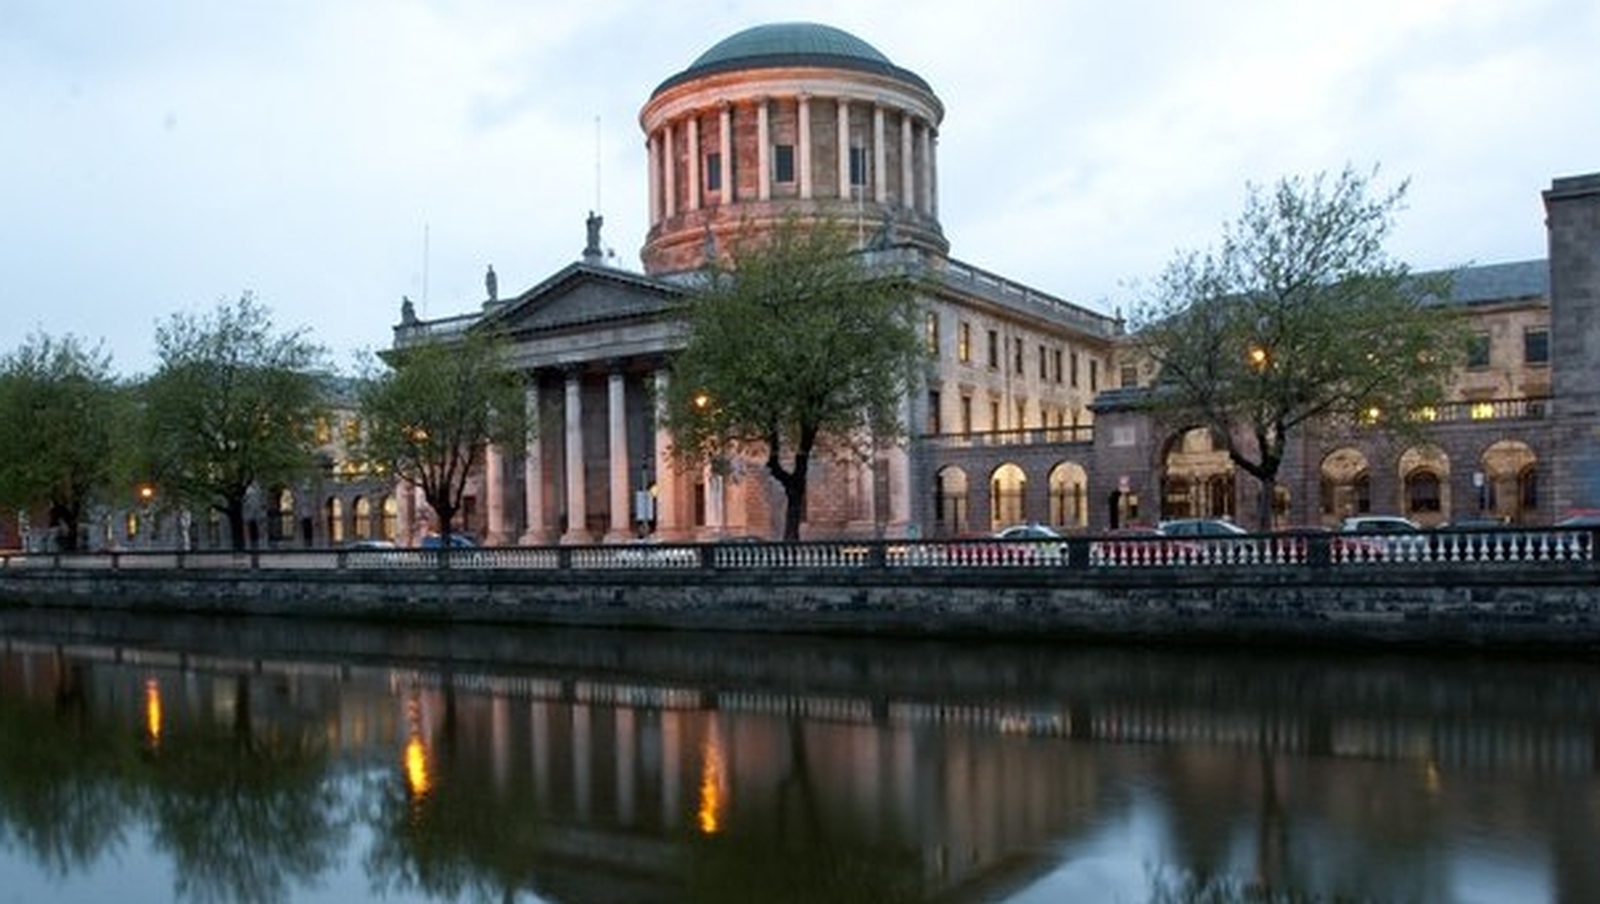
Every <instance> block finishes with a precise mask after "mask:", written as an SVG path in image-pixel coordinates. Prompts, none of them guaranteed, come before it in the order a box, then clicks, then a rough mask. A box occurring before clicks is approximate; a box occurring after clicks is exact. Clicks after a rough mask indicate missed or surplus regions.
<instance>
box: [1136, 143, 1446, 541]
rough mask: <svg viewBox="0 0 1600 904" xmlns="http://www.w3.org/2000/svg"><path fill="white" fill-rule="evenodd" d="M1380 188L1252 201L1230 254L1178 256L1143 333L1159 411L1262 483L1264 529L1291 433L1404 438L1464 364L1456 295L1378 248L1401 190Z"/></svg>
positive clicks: (1363, 184) (1338, 187)
mask: <svg viewBox="0 0 1600 904" xmlns="http://www.w3.org/2000/svg"><path fill="white" fill-rule="evenodd" d="M1374 175H1375V173H1374ZM1370 180H1371V177H1370V176H1367V175H1363V174H1360V173H1357V172H1355V171H1354V170H1352V169H1350V168H1346V169H1345V170H1344V171H1343V172H1341V173H1340V174H1339V175H1338V176H1337V177H1335V178H1333V179H1329V178H1327V177H1326V175H1325V174H1320V175H1318V176H1316V177H1314V178H1312V179H1310V180H1306V179H1301V178H1288V179H1283V180H1280V181H1279V182H1278V183H1277V185H1276V186H1274V187H1273V188H1272V189H1271V190H1270V191H1263V190H1261V189H1260V188H1258V187H1256V186H1251V187H1250V189H1249V197H1248V199H1247V201H1246V203H1245V209H1244V213H1243V214H1242V215H1241V216H1240V217H1239V219H1238V220H1237V221H1235V222H1234V223H1232V224H1230V225H1228V226H1227V227H1225V229H1224V233H1223V240H1222V244H1221V246H1220V248H1218V249H1216V250H1214V251H1207V252H1204V253H1197V252H1189V253H1185V254H1181V255H1180V256H1178V257H1177V258H1176V259H1175V260H1174V261H1173V262H1172V263H1171V264H1170V265H1169V266H1168V267H1167V269H1166V271H1165V272H1164V273H1163V274H1162V276H1161V277H1160V279H1159V280H1158V282H1157V283H1156V286H1155V289H1154V292H1153V293H1152V295H1151V297H1149V298H1148V299H1146V301H1145V302H1144V304H1143V305H1142V306H1141V307H1140V309H1139V311H1138V312H1137V313H1136V315H1135V318H1134V322H1135V337H1134V338H1135V343H1134V350H1135V351H1136V353H1138V354H1139V355H1140V356H1141V357H1142V359H1143V361H1144V363H1145V365H1146V366H1147V367H1149V368H1150V369H1152V370H1153V371H1154V372H1155V374H1156V375H1157V382H1156V387H1157V388H1156V391H1155V392H1154V393H1152V405H1153V407H1154V408H1155V409H1156V411H1157V412H1158V413H1159V414H1161V415H1162V416H1163V419H1164V420H1166V421H1168V422H1169V423H1171V424H1173V425H1174V426H1183V427H1193V426H1200V427H1207V428H1210V430H1211V432H1212V433H1213V435H1215V436H1216V437H1218V438H1219V439H1220V440H1222V442H1223V443H1224V444H1225V445H1226V448H1227V451H1228V454H1229V457H1230V458H1231V459H1232V460H1233V462H1234V464H1235V465H1237V466H1238V467H1239V468H1241V469H1242V470H1244V471H1245V472H1246V473H1249V474H1251V475H1252V476H1254V477H1256V478H1257V479H1258V480H1259V481H1260V482H1261V484H1262V493H1261V496H1260V503H1261V507H1260V512H1259V514H1260V517H1261V526H1263V527H1266V526H1268V524H1269V523H1270V522H1269V520H1268V516H1269V511H1270V509H1269V506H1270V504H1271V498H1272V484H1273V483H1274V482H1275V480H1276V476H1277V471H1278V467H1279V465H1280V464H1281V463H1282V459H1283V456H1284V452H1285V448H1286V443H1287V440H1288V437H1289V435H1290V434H1291V433H1292V432H1293V431H1295V430H1297V429H1300V428H1301V427H1303V426H1304V425H1305V424H1306V422H1308V421H1312V420H1321V421H1322V422H1325V423H1330V424H1334V425H1339V424H1345V425H1348V424H1355V423H1363V422H1369V421H1374V420H1376V421H1378V422H1380V423H1382V424H1385V425H1388V426H1392V427H1403V426H1404V425H1405V423H1406V420H1407V418H1408V417H1409V415H1410V414H1411V413H1413V412H1417V411H1420V410H1422V409H1423V408H1425V407H1426V406H1428V405H1433V404H1437V403H1438V402H1439V401H1440V400H1441V399H1442V398H1443V397H1444V392H1445V388H1446V385H1447V381H1448V379H1449V377H1450V374H1451V372H1452V370H1453V368H1454V367H1455V366H1456V365H1457V364H1458V363H1459V361H1460V359H1461V354H1462V351H1463V348H1464V346H1463V338H1462V335H1461V331H1460V328H1459V326H1458V324H1457V323H1456V321H1455V320H1454V319H1453V318H1452V316H1451V313H1450V311H1449V310H1448V308H1447V307H1446V306H1445V305H1441V304H1439V303H1437V300H1438V299H1439V298H1443V297H1447V296H1448V294H1449V285H1448V280H1428V279H1422V278H1419V277H1416V276H1414V275H1412V274H1411V273H1410V272H1409V271H1408V269H1407V268H1406V266H1405V265H1404V264H1401V263H1398V262H1396V261H1393V260H1391V259H1390V258H1389V257H1388V256H1387V254H1386V253H1385V251H1384V248H1383V244H1384V241H1385V239H1387V237H1388V235H1389V232H1390V230H1391V229H1392V227H1393V218H1394V214H1395V212H1396V211H1397V210H1398V209H1399V207H1400V204H1401V201H1402V200H1403V198H1404V195H1405V189H1406V186H1405V184H1403V183H1402V184H1401V185H1400V187H1399V188H1397V189H1395V190H1394V191H1392V192H1389V193H1387V194H1376V195H1375V194H1374V193H1373V190H1372V187H1371V185H1370Z"/></svg>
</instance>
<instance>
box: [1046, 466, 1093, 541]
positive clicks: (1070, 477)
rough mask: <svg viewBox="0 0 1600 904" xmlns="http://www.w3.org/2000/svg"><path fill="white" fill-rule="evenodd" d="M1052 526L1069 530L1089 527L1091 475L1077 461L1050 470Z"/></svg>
mask: <svg viewBox="0 0 1600 904" xmlns="http://www.w3.org/2000/svg"><path fill="white" fill-rule="evenodd" d="M1050 525H1051V526H1052V527H1059V528H1066V529H1068V530H1082V529H1083V528H1086V527H1088V526H1089V473H1088V472H1087V471H1085V470H1084V468H1083V465H1080V464H1078V463H1077V462H1075V461H1064V462H1061V463H1060V464H1058V465H1056V466H1055V467H1054V468H1051V469H1050Z"/></svg>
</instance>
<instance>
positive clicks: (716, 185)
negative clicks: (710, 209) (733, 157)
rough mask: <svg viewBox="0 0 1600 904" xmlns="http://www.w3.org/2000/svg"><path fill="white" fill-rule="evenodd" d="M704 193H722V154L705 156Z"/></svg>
mask: <svg viewBox="0 0 1600 904" xmlns="http://www.w3.org/2000/svg"><path fill="white" fill-rule="evenodd" d="M706 191H722V154H720V153H711V154H707V155H706Z"/></svg>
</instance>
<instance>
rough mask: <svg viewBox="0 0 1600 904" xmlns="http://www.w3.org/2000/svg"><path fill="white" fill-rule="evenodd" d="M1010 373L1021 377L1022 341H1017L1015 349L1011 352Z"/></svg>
mask: <svg viewBox="0 0 1600 904" xmlns="http://www.w3.org/2000/svg"><path fill="white" fill-rule="evenodd" d="M1011 372H1012V373H1014V374H1016V375H1017V376H1019V377H1020V376H1022V340H1021V339H1020V338H1019V339H1018V340H1017V345H1016V348H1015V349H1013V350H1012V352H1011Z"/></svg>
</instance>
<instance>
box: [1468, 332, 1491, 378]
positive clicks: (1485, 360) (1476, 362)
mask: <svg viewBox="0 0 1600 904" xmlns="http://www.w3.org/2000/svg"><path fill="white" fill-rule="evenodd" d="M1488 366H1489V334H1488V333H1473V334H1472V335H1471V336H1470V337H1468V338H1467V367H1469V368H1472V369H1474V370H1482V369H1483V368H1485V367H1488Z"/></svg>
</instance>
